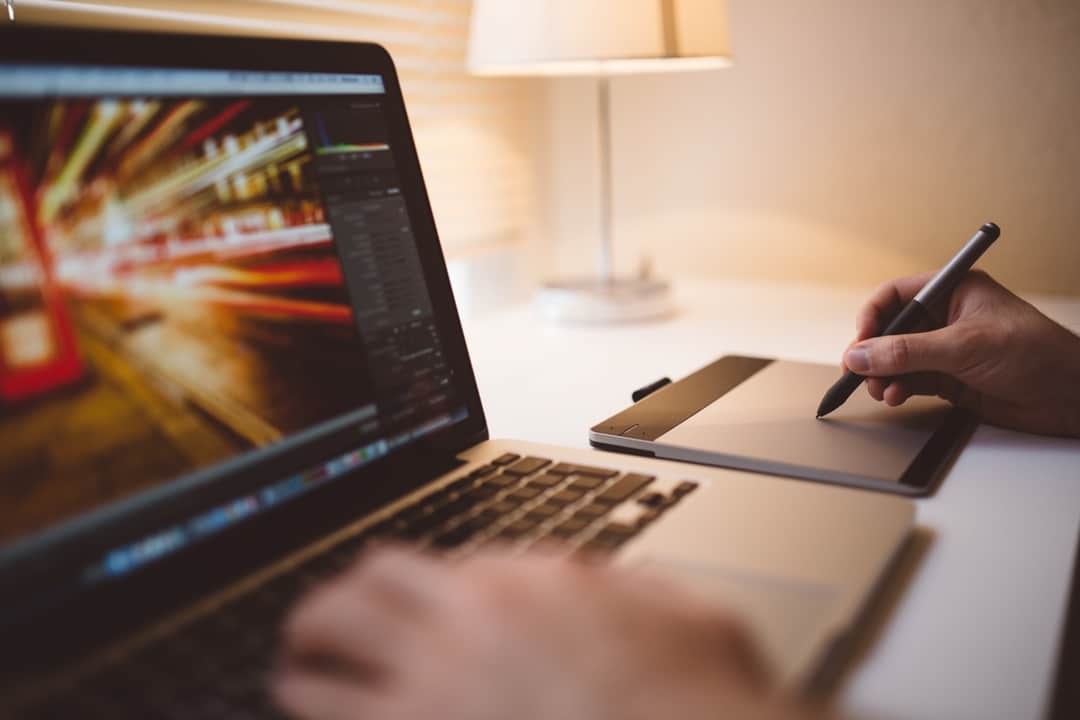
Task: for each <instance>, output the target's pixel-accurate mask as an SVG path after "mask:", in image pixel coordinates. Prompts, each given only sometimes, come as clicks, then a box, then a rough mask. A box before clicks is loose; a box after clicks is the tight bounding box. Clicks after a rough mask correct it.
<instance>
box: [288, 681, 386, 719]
mask: <svg viewBox="0 0 1080 720" xmlns="http://www.w3.org/2000/svg"><path fill="white" fill-rule="evenodd" d="M270 693H271V695H272V696H273V698H274V701H275V702H276V703H277V704H278V705H279V706H281V708H282V709H284V710H285V711H286V712H288V713H289V715H290V716H292V717H294V718H300V719H302V720H359V719H360V718H386V717H390V713H389V712H388V711H389V707H387V703H388V701H387V700H386V699H385V698H384V697H382V696H380V695H377V694H375V693H372V692H370V691H369V690H365V689H364V688H363V686H361V685H356V684H354V683H350V682H348V681H346V680H342V679H338V678H334V677H330V676H325V675H320V674H317V673H308V672H303V671H299V670H289V671H286V672H284V673H283V674H282V675H281V676H280V677H278V678H276V679H275V680H274V681H273V682H272V683H271V686H270Z"/></svg>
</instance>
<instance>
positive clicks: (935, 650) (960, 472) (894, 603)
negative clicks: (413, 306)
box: [465, 283, 1080, 720]
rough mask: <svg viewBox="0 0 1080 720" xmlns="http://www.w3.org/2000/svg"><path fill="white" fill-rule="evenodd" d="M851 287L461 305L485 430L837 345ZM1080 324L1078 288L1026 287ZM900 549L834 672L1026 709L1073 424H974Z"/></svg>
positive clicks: (882, 698) (941, 705)
mask: <svg viewBox="0 0 1080 720" xmlns="http://www.w3.org/2000/svg"><path fill="white" fill-rule="evenodd" d="M867 295H868V291H867V290H860V289H852V288H848V289H825V288H816V287H798V286H790V285H785V286H767V285H749V284H731V283H725V284H718V285H716V286H703V285H686V284H684V285H681V286H679V287H678V289H677V297H678V300H679V305H680V307H681V308H682V310H681V312H680V314H679V315H678V316H676V317H675V318H674V319H673V320H671V321H668V322H664V323H655V324H645V325H635V326H622V327H618V326H617V327H593V328H589V327H554V326H549V325H545V324H544V323H542V322H541V321H540V320H539V319H538V317H537V316H536V315H535V314H534V313H533V311H532V308H531V307H530V306H528V305H524V304H523V305H520V306H516V307H509V308H506V309H502V310H498V311H493V312H490V313H487V314H484V315H480V316H479V317H475V318H472V319H466V322H465V332H466V337H467V339H468V342H469V349H470V353H471V355H472V359H473V363H474V366H475V370H476V375H477V381H478V383H479V386H480V393H481V396H482V397H483V401H484V408H485V411H486V413H487V418H488V425H489V427H490V428H491V433H492V436H493V437H502V438H520V439H524V440H532V441H536V442H546V443H553V444H560V445H569V446H573V447H582V446H587V445H588V441H587V430H588V428H589V427H590V426H591V425H592V424H593V423H595V422H597V421H599V420H602V419H603V418H605V417H608V416H609V415H611V414H613V413H614V412H616V411H618V410H620V409H622V408H623V407H625V406H626V405H627V404H629V399H630V391H631V390H633V389H635V388H637V387H640V386H642V385H645V384H647V383H649V382H651V381H653V380H655V379H657V378H659V377H662V376H664V375H667V376H669V377H672V378H679V377H682V376H683V375H686V374H687V373H689V372H691V371H693V370H695V369H697V368H699V367H701V366H702V365H705V364H706V363H708V362H710V361H711V360H713V359H715V358H716V357H717V356H719V355H724V354H750V355H762V356H774V357H784V358H789V359H794V360H806V361H813V362H839V356H840V353H841V351H842V350H843V348H844V347H845V346H846V345H847V343H848V342H849V340H850V339H851V336H852V335H853V334H854V313H855V310H856V309H857V308H858V307H859V306H860V305H861V304H862V302H863V300H864V299H865V297H866V296H867ZM1031 299H1032V300H1033V301H1034V302H1035V304H1036V305H1038V306H1039V307H1040V308H1041V309H1042V310H1043V311H1044V312H1046V313H1047V314H1048V315H1050V316H1051V317H1053V318H1055V319H1056V320H1058V321H1059V322H1062V323H1063V324H1065V325H1066V326H1068V327H1070V328H1072V329H1073V330H1080V300H1065V299H1053V298H1031ZM917 504H918V510H917V521H916V522H917V525H918V530H917V535H916V542H915V543H914V544H913V548H912V550H911V552H909V553H908V554H907V561H906V562H905V563H902V564H901V567H900V568H899V571H898V572H897V573H896V574H895V576H894V577H892V578H890V581H889V583H888V586H887V587H886V589H885V592H884V593H883V598H882V600H881V601H879V602H878V603H876V608H877V609H876V610H875V613H874V616H873V617H871V618H870V622H869V627H868V628H867V631H866V633H865V635H866V636H867V637H866V639H865V647H864V648H862V649H861V651H860V653H859V657H858V659H857V660H856V661H855V662H854V663H853V664H852V668H851V671H850V673H849V674H848V676H847V677H846V678H845V679H844V681H843V682H842V684H841V686H840V689H839V701H840V703H841V704H842V705H843V706H844V707H846V708H848V709H849V710H852V711H854V712H856V713H859V714H863V713H865V714H866V715H867V716H886V717H904V718H946V717H947V718H978V719H979V720H986V719H988V718H1036V717H1040V716H1042V715H1043V714H1044V713H1045V712H1046V706H1047V703H1048V701H1049V698H1050V696H1051V693H1052V689H1053V683H1054V671H1055V666H1056V659H1057V653H1058V645H1059V639H1060V637H1061V635H1062V632H1063V626H1064V617H1065V608H1066V603H1067V602H1068V594H1069V581H1070V577H1071V572H1072V566H1073V554H1074V551H1075V548H1076V542H1077V533H1078V528H1080V441H1071V440H1062V439H1053V438H1041V437H1036V436H1031V435H1024V434H1020V433H1013V432H1008V431H1005V430H1000V429H997V428H993V427H988V426H982V427H980V428H979V429H978V430H977V431H976V432H975V435H974V436H973V437H972V439H971V441H970V442H969V444H968V445H967V447H966V448H965V449H964V451H963V452H962V453H961V455H960V456H959V458H958V459H957V461H956V463H955V464H954V465H953V467H952V468H951V469H950V470H949V471H948V473H947V475H946V476H945V478H944V480H943V482H942V484H941V486H940V487H939V489H938V490H937V492H936V493H935V494H934V495H933V496H931V497H929V498H925V499H921V500H919V501H917Z"/></svg>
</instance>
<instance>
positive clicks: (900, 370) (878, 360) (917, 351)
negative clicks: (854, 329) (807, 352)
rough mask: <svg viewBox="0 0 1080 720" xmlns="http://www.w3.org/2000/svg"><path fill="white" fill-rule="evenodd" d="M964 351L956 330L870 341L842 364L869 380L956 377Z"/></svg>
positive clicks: (965, 355)
mask: <svg viewBox="0 0 1080 720" xmlns="http://www.w3.org/2000/svg"><path fill="white" fill-rule="evenodd" d="M966 357H967V348H966V344H965V343H964V341H963V339H962V336H961V334H960V333H959V332H957V331H956V329H955V326H950V327H945V328H941V329H940V330H931V331H930V332H924V333H912V334H909V335H889V336H887V337H879V338H871V339H870V340H863V341H862V342H860V343H858V344H856V345H855V346H854V347H852V348H851V349H850V350H848V352H847V355H845V356H844V362H845V363H846V365H847V367H848V368H849V369H850V370H852V371H853V372H857V373H859V374H860V375H866V376H871V377H891V376H894V375H908V374H910V373H916V372H942V373H946V374H949V375H954V376H955V375H958V374H959V373H960V372H961V371H962V370H963V367H964V362H965V358H966Z"/></svg>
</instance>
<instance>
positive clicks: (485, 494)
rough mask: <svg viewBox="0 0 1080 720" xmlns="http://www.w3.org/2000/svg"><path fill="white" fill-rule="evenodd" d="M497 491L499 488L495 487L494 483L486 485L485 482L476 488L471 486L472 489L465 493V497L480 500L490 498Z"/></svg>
mask: <svg viewBox="0 0 1080 720" xmlns="http://www.w3.org/2000/svg"><path fill="white" fill-rule="evenodd" d="M499 491H500V488H498V487H495V486H494V485H486V484H485V485H481V486H480V487H478V488H473V489H472V490H470V491H469V494H468V495H466V496H465V497H467V498H469V499H470V500H474V501H477V502H479V501H481V500H490V499H491V498H493V497H495V496H496V495H498V494H499Z"/></svg>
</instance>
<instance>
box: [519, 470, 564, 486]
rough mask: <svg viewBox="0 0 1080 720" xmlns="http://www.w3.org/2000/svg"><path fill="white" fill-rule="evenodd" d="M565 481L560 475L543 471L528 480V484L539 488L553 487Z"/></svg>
mask: <svg viewBox="0 0 1080 720" xmlns="http://www.w3.org/2000/svg"><path fill="white" fill-rule="evenodd" d="M565 481H566V478H564V477H563V476H561V475H552V474H551V473H544V474H543V475H541V476H540V477H535V478H533V479H532V480H530V481H529V483H528V484H529V485H530V486H532V487H539V488H553V487H555V486H556V485H560V484H562V483H563V482H565Z"/></svg>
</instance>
